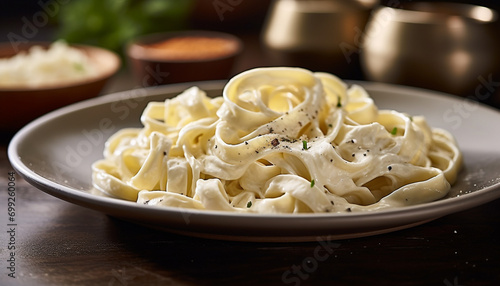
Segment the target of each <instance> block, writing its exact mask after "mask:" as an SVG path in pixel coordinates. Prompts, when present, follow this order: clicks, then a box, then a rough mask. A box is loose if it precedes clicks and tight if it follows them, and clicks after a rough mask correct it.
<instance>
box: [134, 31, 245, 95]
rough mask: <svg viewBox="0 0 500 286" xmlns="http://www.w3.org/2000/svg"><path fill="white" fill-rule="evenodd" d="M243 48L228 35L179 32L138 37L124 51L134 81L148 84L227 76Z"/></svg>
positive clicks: (209, 32)
mask: <svg viewBox="0 0 500 286" xmlns="http://www.w3.org/2000/svg"><path fill="white" fill-rule="evenodd" d="M242 48H243V44H242V42H241V41H240V40H239V39H238V38H237V37H235V36H233V35H231V34H227V33H221V32H213V31H179V32H168V33H159V34H151V35H145V36H142V37H138V38H136V39H134V40H132V41H131V42H130V43H129V44H128V45H127V46H126V51H125V52H126V55H127V59H128V64H129V68H130V69H131V72H132V74H133V76H134V78H135V80H136V82H137V84H139V85H140V86H143V87H148V86H157V85H163V84H171V83H178V82H190V81H205V80H219V79H228V78H229V77H231V75H232V72H233V67H234V64H235V62H236V60H237V57H238V55H240V53H241V51H242Z"/></svg>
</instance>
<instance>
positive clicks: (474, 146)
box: [8, 82, 500, 241]
mask: <svg viewBox="0 0 500 286" xmlns="http://www.w3.org/2000/svg"><path fill="white" fill-rule="evenodd" d="M358 83H359V84H362V85H363V86H365V88H366V89H367V90H368V92H369V93H370V94H371V95H372V96H373V98H374V99H375V102H376V104H377V105H378V106H379V107H380V108H390V109H395V110H398V111H402V112H407V113H409V114H412V115H417V114H422V115H425V116H426V117H427V118H428V120H429V123H430V124H431V125H432V126H434V127H441V128H445V129H447V130H449V131H451V132H452V133H453V134H454V135H455V136H456V138H457V140H458V142H459V145H460V147H461V148H462V150H463V152H464V160H465V168H464V169H463V171H462V173H461V174H460V175H459V179H458V182H457V183H456V184H455V185H454V186H453V188H452V190H451V192H450V194H449V196H447V197H446V198H443V199H441V200H439V201H435V202H432V203H427V204H423V205H418V206H412V207H406V208H400V209H394V210H386V211H380V212H372V213H349V214H304V215H256V214H234V213H226V212H216V211H196V210H186V209H178V208H167V207H162V208H160V207H154V206H146V205H139V204H136V203H134V202H128V201H123V200H119V199H113V198H108V197H104V196H102V195H100V194H98V193H96V192H95V191H93V190H92V185H91V168H90V166H91V164H92V163H93V162H94V161H95V160H97V159H100V158H101V157H102V150H103V148H104V142H105V141H106V139H107V138H108V137H109V136H110V135H111V134H113V133H114V132H116V131H117V130H118V129H120V128H124V127H131V126H141V125H140V121H139V118H140V115H141V113H142V111H143V108H144V107H145V105H146V104H147V102H148V101H151V100H156V101H158V100H163V99H165V98H167V97H172V96H175V95H177V94H178V93H180V92H181V91H183V90H184V89H186V88H188V87H189V86H192V85H194V84H193V83H191V84H180V85H170V86H163V87H155V88H150V89H138V90H132V91H128V92H122V93H116V94H111V95H107V96H103V97H100V98H95V99H92V100H88V101H84V102H81V103H78V104H74V105H71V106H68V107H65V108H62V109H59V110H57V111H54V112H52V113H50V114H47V115H45V116H43V117H41V118H39V119H37V120H35V121H34V122H32V123H30V124H28V125H27V126H25V127H24V128H23V129H22V130H20V131H19V132H18V133H17V134H16V135H15V136H14V138H13V139H12V141H11V144H10V145H9V149H8V155H9V158H10V160H11V163H12V165H13V167H14V168H15V170H16V171H17V172H18V173H19V174H21V175H22V176H23V177H24V178H25V179H26V180H27V181H28V182H29V183H31V184H33V185H34V186H35V187H37V188H39V189H41V190H43V191H45V192H47V193H48V194H51V195H53V196H55V197H58V198H61V199H63V200H66V201H69V202H72V203H75V204H78V205H81V206H84V207H88V208H91V209H95V210H98V211H101V212H104V213H106V214H109V215H111V216H115V217H118V218H122V219H125V220H128V221H132V222H136V223H139V224H143V225H146V226H149V227H155V228H159V229H163V230H167V231H170V232H175V233H181V234H187V235H193V236H200V237H207V238H216V239H229V240H243V241H314V240H317V239H342V238H352V237H360V236H367V235H373V234H379V233H385V232H389V231H394V230H398V229H403V228H407V227H411V226H415V225H418V224H422V223H424V222H427V221H430V220H433V219H436V218H439V217H442V216H444V215H448V214H451V213H454V212H457V211H461V210H465V209H468V208H471V207H474V206H478V205H480V204H483V203H486V202H489V201H492V200H494V199H496V198H498V197H500V188H499V187H500V148H499V147H498V142H500V132H499V131H500V130H499V129H500V128H499V124H500V112H498V111H497V110H494V109H492V108H488V107H485V106H483V105H479V104H477V103H474V102H471V101H468V100H465V99H463V98H457V97H452V96H447V95H443V94H438V93H435V92H431V91H427V90H420V89H415V88H408V87H400V86H394V85H384V84H376V83H364V82H358ZM223 84H224V83H223V82H203V83H196V85H198V86H199V87H200V88H202V89H203V90H205V91H207V92H208V93H209V94H210V95H219V94H220V92H221V90H222V87H223Z"/></svg>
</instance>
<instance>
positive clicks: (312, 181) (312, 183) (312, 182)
mask: <svg viewBox="0 0 500 286" xmlns="http://www.w3.org/2000/svg"><path fill="white" fill-rule="evenodd" d="M314 184H316V182H314V179H312V180H311V188H312V187H314Z"/></svg>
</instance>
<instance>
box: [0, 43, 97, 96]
mask: <svg viewBox="0 0 500 286" xmlns="http://www.w3.org/2000/svg"><path fill="white" fill-rule="evenodd" d="M97 75H98V69H97V67H96V66H95V65H94V64H93V63H92V62H91V61H90V60H89V57H88V56H87V55H86V54H85V53H84V52H83V51H81V50H79V49H77V48H74V47H71V46H69V45H68V44H67V43H66V42H64V41H56V42H54V43H52V44H51V45H50V47H49V48H48V49H45V48H43V47H41V46H33V47H31V48H30V49H29V51H28V52H25V51H22V52H20V53H18V54H17V55H15V56H13V57H10V58H3V59H0V87H2V88H21V87H24V88H26V87H27V88H33V87H45V86H51V85H55V84H61V83H74V82H78V81H83V80H86V79H89V78H92V77H95V76H97Z"/></svg>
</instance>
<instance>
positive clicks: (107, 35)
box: [57, 0, 193, 54]
mask: <svg viewBox="0 0 500 286" xmlns="http://www.w3.org/2000/svg"><path fill="white" fill-rule="evenodd" d="M192 3H193V0H182V1H181V0H73V1H70V2H68V3H67V4H65V5H61V11H60V13H58V15H59V17H58V19H57V21H58V26H59V31H58V38H60V39H64V40H66V41H67V42H69V43H81V44H88V45H95V46H100V47H103V48H107V49H110V50H113V51H115V52H117V53H119V54H123V47H124V45H125V44H126V42H127V41H129V40H130V39H132V38H134V37H136V36H139V35H143V34H148V33H155V32H163V31H172V30H180V29H184V28H186V26H187V20H188V17H189V14H190V11H191V8H192Z"/></svg>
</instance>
